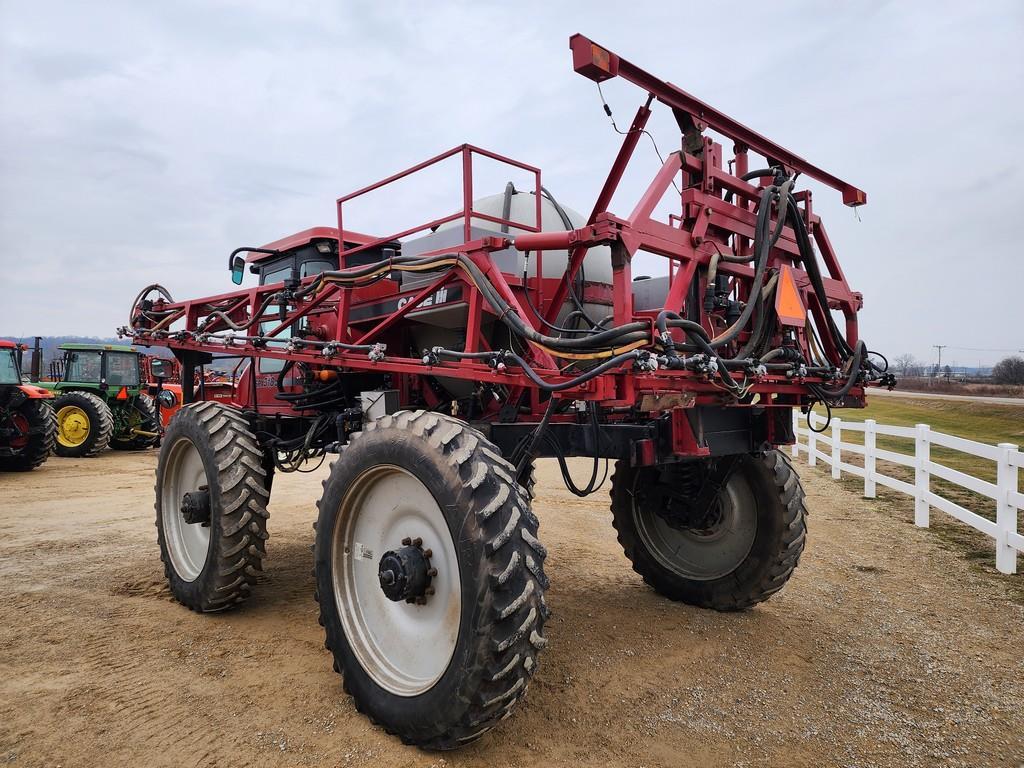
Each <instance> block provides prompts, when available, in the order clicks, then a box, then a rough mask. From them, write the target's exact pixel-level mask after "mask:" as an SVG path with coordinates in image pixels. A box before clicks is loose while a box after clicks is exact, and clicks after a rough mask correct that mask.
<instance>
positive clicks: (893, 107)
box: [0, 0, 1024, 364]
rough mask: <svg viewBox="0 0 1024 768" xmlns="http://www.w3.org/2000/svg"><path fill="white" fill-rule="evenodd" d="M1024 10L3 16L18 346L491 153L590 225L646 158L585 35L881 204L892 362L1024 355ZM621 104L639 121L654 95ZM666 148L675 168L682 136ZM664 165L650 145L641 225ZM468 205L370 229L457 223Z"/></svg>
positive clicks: (870, 307) (1, 239)
mask: <svg viewBox="0 0 1024 768" xmlns="http://www.w3.org/2000/svg"><path fill="white" fill-rule="evenodd" d="M1021 7H1022V6H1020V5H1019V4H1017V3H1015V2H1012V0H1008V1H1006V2H997V3H989V4H985V5H984V6H980V5H974V6H972V5H970V4H963V3H952V2H949V3H934V2H928V3H925V2H919V3H909V2H901V3H859V4H821V3H811V2H786V3H781V4H780V3H771V4H761V3H749V4H744V6H743V7H742V9H741V10H732V11H729V12H728V13H726V12H721V13H719V14H717V15H716V14H715V13H711V14H710V17H709V15H708V12H707V11H706V10H700V9H698V8H697V7H696V6H693V7H683V6H680V5H679V4H665V3H657V2H637V3H633V4H630V5H629V6H628V8H626V9H624V7H623V6H622V5H621V4H618V3H610V2H593V3H587V4H580V5H579V6H577V7H576V8H569V7H567V6H562V5H561V4H553V3H540V2H522V3H516V4H506V5H498V4H495V5H488V4H483V3H469V2H452V3H447V4H444V5H442V4H436V3H432V4H419V3H373V2H362V3H329V2H305V1H302V0H299V1H297V2H290V3H287V4H280V3H274V2H269V0H267V1H266V2H247V3H244V4H243V3H236V2H227V1H225V2H202V3H199V2H185V3H162V4H149V3H135V2H127V1H126V2H97V3H90V4H80V3H72V2H54V3H47V4H45V6H44V5H40V4H24V3H15V2H3V1H2V0H0V280H2V281H3V287H4V292H5V296H6V297H8V298H5V300H4V301H3V302H2V304H0V332H3V333H8V334H24V335H28V334H32V333H44V334H57V333H83V334H109V333H110V332H111V331H112V330H113V329H114V328H115V327H116V326H117V325H119V324H121V323H123V322H124V317H123V316H124V315H125V314H126V311H127V303H128V302H129V301H130V299H131V297H132V296H133V295H134V293H135V291H136V290H137V288H138V287H140V286H141V285H143V284H145V283H148V282H152V281H155V280H159V281H161V282H163V283H165V284H167V285H168V287H170V288H171V289H172V291H173V292H174V293H175V295H177V296H182V297H183V296H189V295H193V296H195V295H203V294H213V293H217V292H220V291H222V290H223V289H225V288H226V287H227V286H228V283H227V275H226V274H224V272H225V270H224V269H223V262H224V255H225V254H226V253H227V252H228V251H229V250H230V249H231V248H233V247H235V246H237V245H240V244H248V245H253V244H258V243H262V242H267V241H270V240H274V239H277V238H278V237H280V236H282V235H284V234H287V233H289V232H293V231H296V230H299V229H304V228H306V227H309V226H313V225H317V224H331V223H333V222H334V200H335V198H336V197H338V196H339V195H341V194H343V193H345V192H347V191H350V190H352V189H355V188H357V187H360V186H362V185H363V184H366V183H368V182H370V181H373V180H375V179H376V178H379V177H382V176H385V175H387V174H389V173H391V172H393V171H395V170H397V169H399V168H402V167H404V166H407V165H411V164H413V163H415V162H418V161H420V160H422V159H424V158H426V157H429V156H431V155H433V154H436V153H437V152H440V151H442V150H444V149H447V148H449V147H451V146H454V145H456V144H458V143H461V142H463V141H469V142H472V143H476V144H480V145H482V146H485V147H488V148H491V149H494V150H496V151H498V152H503V153H506V154H509V155H512V156H514V157H517V158H519V159H522V160H524V161H526V162H530V163H533V164H535V165H539V166H540V167H542V168H543V169H544V172H545V183H546V185H547V186H549V187H550V188H551V189H552V190H553V191H554V192H555V193H556V194H557V195H558V197H559V198H560V199H561V200H562V201H564V202H566V203H567V204H569V205H571V206H572V207H575V208H577V209H580V210H583V211H586V210H589V208H590V206H591V204H592V202H593V198H594V196H595V195H596V193H597V190H598V189H599V187H600V185H601V183H602V181H603V178H604V174H605V173H606V172H607V167H608V165H609V163H610V161H611V159H612V157H613V156H614V153H615V151H616V149H617V146H618V139H619V137H617V136H616V135H615V134H614V133H613V132H612V130H611V127H610V126H609V125H608V122H607V120H606V118H605V116H604V114H603V112H602V111H601V106H600V102H599V101H598V96H597V93H596V91H595V89H594V87H593V85H592V84H591V83H590V82H588V81H586V80H584V79H582V78H580V77H578V76H576V75H575V74H574V73H573V72H572V70H571V67H570V65H569V55H568V50H567V38H568V36H569V35H570V34H571V33H573V32H576V31H580V32H583V33H584V34H589V35H592V36H593V37H594V38H595V39H597V40H599V41H601V42H603V43H605V44H607V45H608V46H609V47H611V48H612V49H613V50H616V51H619V52H621V53H623V54H624V55H625V56H627V57H628V58H630V59H632V60H634V61H636V62H637V63H639V64H642V65H644V66H645V67H647V68H648V69H650V70H652V71H654V72H656V73H658V74H660V75H662V76H663V77H665V78H667V79H669V80H671V81H672V82H675V83H677V84H678V85H680V86H681V87H683V88H685V89H686V90H689V91H691V92H692V93H694V94H695V95H697V96H698V97H700V98H703V99H705V100H707V101H709V102H711V103H713V104H715V105H716V106H718V107H720V108H722V109H723V110H725V111H726V112H728V113H730V114H732V115H734V116H735V117H737V118H738V119H740V120H741V121H743V122H745V123H747V124H749V125H751V126H752V127H754V128H755V129H756V130H759V131H760V132H762V133H765V134H766V135H769V136H771V137H772V138H774V139H776V140H777V141H779V142H780V143H782V144H784V145H787V146H790V147H791V148H793V149H794V150H795V151H797V152H798V153H800V154H802V155H804V156H805V157H808V158H809V159H810V160H812V161H813V162H815V163H816V164H818V165H821V166H823V167H825V168H828V169H829V170H831V171H833V172H834V173H836V174H837V175H839V176H840V177H843V178H847V179H849V180H850V181H851V182H853V183H855V184H857V185H858V186H861V187H862V188H864V189H866V190H867V191H868V194H869V205H868V206H867V207H866V208H864V209H863V210H861V211H860V220H858V218H857V217H856V216H855V215H854V214H853V212H851V211H850V210H849V209H846V208H844V207H842V206H841V205H840V203H839V200H838V199H837V196H836V195H835V194H834V193H831V192H830V191H829V190H826V189H815V193H816V194H815V206H816V210H817V211H818V212H820V213H821V214H822V215H823V217H824V218H825V221H826V223H827V225H828V229H829V233H830V236H831V238H832V241H833V243H834V244H835V246H836V248H837V250H838V252H839V254H840V257H841V261H842V264H843V268H844V270H845V271H846V274H847V277H848V278H849V280H850V282H851V284H852V285H853V287H854V288H855V289H857V290H861V291H863V293H864V294H865V298H866V309H865V311H864V313H862V333H863V335H864V337H865V338H867V339H868V340H869V342H870V343H871V344H872V346H874V347H877V348H879V349H882V350H884V351H887V352H891V353H893V354H896V353H900V352H904V351H909V352H913V353H915V354H917V355H919V356H920V357H923V358H927V357H928V356H929V354H930V353H931V352H932V350H931V349H930V347H931V345H932V344H936V343H944V344H949V345H952V346H962V347H995V348H1013V349H1019V348H1022V347H1024V309H1022V307H1024V304H1022V301H1021V299H1020V295H1019V294H1020V291H1021V287H1022V286H1024V260H1022V256H1021V249H1020V245H1019V244H1018V243H1019V241H1020V237H1019V236H1018V235H1017V234H1016V232H1015V228H1014V225H1015V223H1016V219H1017V218H1018V215H1017V214H1016V211H1015V210H1013V209H1014V208H1015V205H1016V199H1015V196H1014V194H1013V192H1014V190H1015V189H1016V187H1017V186H1019V184H1020V180H1021V178H1022V176H1024V174H1022V173H1021V162H1022V161H1021V156H1022V152H1021V150H1022V146H1021V144H1022V141H1021V131H1022V126H1024V106H1022V100H1021V98H1020V83H1021V82H1024V54H1022V53H1021V49H1020V45H1019V41H1020V39H1021V37H1022V33H1024V15H1022V11H1021ZM737 19H741V20H742V28H741V29H736V28H734V26H733V25H734V24H736V20H737ZM605 94H606V96H607V98H608V100H609V103H610V104H611V106H612V107H613V109H614V111H615V117H616V119H617V120H618V121H619V122H620V124H622V123H628V121H629V119H630V117H631V115H632V113H633V111H634V110H635V108H636V106H637V103H638V101H639V100H640V97H641V94H639V93H637V92H636V91H635V89H632V88H630V87H629V86H627V85H625V84H623V83H620V82H617V81H611V82H609V83H608V84H607V85H606V87H605ZM652 132H653V133H654V134H655V136H656V138H657V140H658V143H659V145H660V147H661V149H662V151H663V152H664V151H670V150H671V149H673V148H674V147H675V143H676V135H677V134H675V132H674V124H673V122H672V120H671V117H670V116H669V115H666V114H658V115H656V117H655V119H654V120H653V121H652ZM657 165H658V161H657V158H656V157H655V156H654V152H653V151H652V150H651V148H650V147H649V146H648V145H646V144H645V145H642V146H641V149H640V153H639V155H638V157H637V159H636V161H635V164H634V167H633V168H632V169H631V172H630V174H629V175H628V176H627V179H626V184H625V185H624V187H623V189H622V190H621V192H620V194H619V195H618V196H617V198H616V201H615V204H614V206H613V208H614V209H615V210H618V211H620V212H623V213H625V212H628V211H629V210H630V209H631V208H632V205H633V202H634V201H635V199H636V197H637V196H638V195H639V194H640V192H641V191H642V189H643V187H644V186H645V184H646V183H647V181H648V180H649V177H650V175H651V174H653V172H654V170H655V169H656V168H657ZM494 178H495V184H497V183H498V177H497V176H495V177H494ZM450 179H454V175H453V176H452V177H450ZM442 181H443V180H441V179H436V180H435V179H431V180H430V183H429V184H426V183H425V184H423V185H420V186H419V187H410V189H408V190H405V191H404V193H403V194H401V195H400V196H398V197H397V198H396V202H392V203H390V204H385V203H383V202H382V203H381V204H379V205H377V207H376V208H371V209H369V210H367V211H364V219H365V223H363V222H359V223H358V225H359V226H361V227H363V228H365V229H387V228H393V229H397V228H398V227H399V226H400V225H401V224H404V223H407V222H409V223H411V222H413V221H415V220H417V219H419V220H425V219H428V218H432V217H434V216H436V215H438V214H439V213H440V212H446V211H447V210H449V209H450V208H452V207H453V203H454V204H455V205H457V199H456V198H455V197H454V196H453V197H448V196H446V194H448V193H453V190H452V189H450V187H447V186H445V184H443V183H442ZM487 191H490V190H485V191H484V192H482V193H486V192H487ZM449 200H451V201H452V202H449ZM356 225H357V222H353V226H356ZM654 266H656V265H650V264H648V265H644V266H642V267H640V268H642V269H653V267H654ZM44 307H45V309H44ZM949 354H950V352H949V351H947V352H946V353H945V354H944V359H949V357H948V356H949ZM953 357H954V358H956V359H957V360H958V361H959V362H961V363H964V364H974V363H976V362H978V361H979V359H981V360H984V361H987V362H990V361H992V360H993V359H996V358H998V355H997V354H990V355H986V354H982V353H976V352H967V351H966V350H965V351H963V353H962V354H961V353H957V352H956V351H955V350H953Z"/></svg>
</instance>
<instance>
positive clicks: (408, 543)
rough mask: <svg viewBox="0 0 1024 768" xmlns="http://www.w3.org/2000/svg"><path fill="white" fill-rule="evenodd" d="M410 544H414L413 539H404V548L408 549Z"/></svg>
mask: <svg viewBox="0 0 1024 768" xmlns="http://www.w3.org/2000/svg"><path fill="white" fill-rule="evenodd" d="M410 544H412V539H410V538H409V537H408V536H406V537H405V538H404V539H402V546H403V547H408V546H409V545H410Z"/></svg>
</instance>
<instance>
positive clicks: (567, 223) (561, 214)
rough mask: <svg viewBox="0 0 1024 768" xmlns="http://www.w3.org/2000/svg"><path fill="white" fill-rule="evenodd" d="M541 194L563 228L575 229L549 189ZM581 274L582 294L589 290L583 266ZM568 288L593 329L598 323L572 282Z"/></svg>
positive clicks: (543, 189)
mask: <svg viewBox="0 0 1024 768" xmlns="http://www.w3.org/2000/svg"><path fill="white" fill-rule="evenodd" d="M540 192H541V194H542V195H543V196H544V197H546V198H547V199H548V200H550V201H551V205H552V206H554V209H555V213H557V214H558V218H560V219H561V220H562V226H563V227H565V228H566V230H570V229H575V227H574V226H573V223H572V219H570V218H569V214H567V213H566V212H565V209H564V208H562V206H561V205H559V203H558V201H557V200H555V196H554V195H552V194H551V193H550V192H549V191H548V189H547V187H543V186H542V187H541V188H540ZM571 252H572V251H571V249H570V250H567V251H566V258H567V259H568V257H569V254H570V253H571ZM566 266H568V261H567V262H566ZM579 274H580V292H581V293H582V292H583V291H585V290H586V289H587V279H586V273H585V272H584V271H583V264H580V270H579ZM538 277H541V275H538ZM567 287H568V289H569V298H571V299H572V303H573V304H574V305H575V306H576V310H577V311H578V312H579V313H580V314H582V315H583V319H584V320H586V321H587V322H588V323H589V324H590V327H591V328H593V327H595V326H596V323H595V322H594V321H593V320H592V319H591V317H590V315H588V314H587V310H586V308H585V307H584V306H583V302H582V301H581V300H580V297H579V296H578V295H577V294H576V289H575V287H574V286H573V284H572V281H571V280H570V281H569V283H568V285H567Z"/></svg>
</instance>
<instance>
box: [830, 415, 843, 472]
mask: <svg viewBox="0 0 1024 768" xmlns="http://www.w3.org/2000/svg"><path fill="white" fill-rule="evenodd" d="M842 439H843V420H842V419H840V418H839V417H838V416H835V417H833V418H832V479H833V480H838V479H839V478H841V477H842V476H843V474H842V472H840V471H839V462H840V461H841V460H842V458H843V454H842V452H841V450H840V448H839V441H840V440H842Z"/></svg>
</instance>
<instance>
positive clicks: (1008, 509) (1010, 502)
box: [791, 411, 1024, 573]
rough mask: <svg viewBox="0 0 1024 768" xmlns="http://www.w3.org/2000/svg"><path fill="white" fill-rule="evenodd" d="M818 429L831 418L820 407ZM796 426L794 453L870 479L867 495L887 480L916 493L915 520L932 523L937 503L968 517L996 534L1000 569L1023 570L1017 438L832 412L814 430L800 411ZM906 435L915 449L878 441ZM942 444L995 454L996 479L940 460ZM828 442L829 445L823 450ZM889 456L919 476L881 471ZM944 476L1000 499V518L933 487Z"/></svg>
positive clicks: (837, 472)
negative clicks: (986, 437) (857, 460)
mask: <svg viewBox="0 0 1024 768" xmlns="http://www.w3.org/2000/svg"><path fill="white" fill-rule="evenodd" d="M811 419H812V422H811V423H812V425H813V426H814V428H815V429H821V428H823V425H824V424H825V419H824V417H822V416H819V415H818V414H817V413H812V414H811ZM793 421H794V430H795V434H796V443H795V444H794V445H793V446H791V447H792V453H793V456H799V455H800V454H801V453H803V454H804V455H805V456H806V458H807V463H808V464H809V465H810V466H812V467H813V466H815V465H816V464H817V463H818V461H819V460H820V461H822V462H824V463H826V464H828V465H829V466H830V467H831V468H832V477H833V478H834V479H836V480H838V479H840V478H841V477H842V474H843V472H847V473H849V474H851V475H855V476H857V477H861V478H863V479H864V497H865V498H868V499H873V498H875V490H876V488H877V486H879V485H883V486H885V487H886V488H891V489H892V490H894V491H899V492H900V493H904V494H906V495H907V496H911V497H913V499H914V523H915V524H916V525H918V526H921V527H923V528H927V527H928V522H929V513H930V510H931V508H932V507H935V508H936V509H938V510H941V511H942V512H945V513H946V514H948V515H951V516H953V517H955V518H956V519H957V520H960V521H961V522H963V523H966V524H967V525H969V526H971V527H972V528H975V529H976V530H979V531H981V532H982V533H984V534H986V535H988V536H991V537H992V538H993V539H995V540H996V569H997V570H999V571H1000V572H1001V573H1016V572H1017V553H1018V552H1024V536H1021V535H1020V533H1019V532H1018V530H1017V510H1019V509H1024V493H1021V492H1020V489H1019V486H1018V470H1019V469H1020V468H1021V467H1024V453H1022V452H1021V451H1019V450H1017V446H1016V445H1013V444H1012V443H1000V444H999V445H995V446H993V445H986V444H985V443H978V442H975V441H974V440H965V439H964V438H962V437H955V436H953V435H947V434H943V433H942V432H935V431H933V430H932V429H930V428H929V426H928V425H927V424H918V425H917V426H915V427H893V426H889V425H887V424H878V423H876V422H875V421H874V420H873V419H868V420H867V421H845V420H843V419H841V418H838V417H832V423H831V424H830V425H829V427H828V429H826V430H824V431H822V432H814V431H813V430H811V429H808V428H807V426H806V422H805V417H804V415H803V414H801V413H799V412H796V411H794V419H793ZM844 432H862V433H863V434H864V444H863V445H859V444H857V443H850V442H846V441H844V440H843V433H844ZM879 435H885V436H887V437H894V438H902V439H904V440H907V441H911V440H912V441H913V445H914V451H913V454H907V453H899V452H897V451H890V450H886V449H884V448H879V447H878V446H877V445H876V442H877V437H878V436H879ZM933 445H939V446H943V447H944V448H949V449H952V450H955V451H960V452H962V453H967V454H970V455H972V456H979V457H981V458H984V459H989V460H990V461H993V462H995V464H996V482H995V483H990V482H988V481H986V480H982V479H980V478H977V477H974V476H973V475H968V474H966V473H964V472H960V471H959V470H956V469H952V468H951V467H947V466H946V465H945V464H938V463H936V462H934V461H932V459H931V446H933ZM822 446H826V447H827V448H828V450H827V451H825V450H822ZM844 453H852V454H856V455H858V456H862V457H863V458H864V466H862V467H861V466H858V465H856V464H851V463H849V462H848V461H843V454H844ZM880 460H881V461H887V462H891V463H893V464H898V465H901V466H904V467H909V468H910V469H912V470H913V472H914V482H913V483H909V482H906V481H904V480H900V479H898V478H895V477H889V476H888V475H884V474H882V473H881V472H879V471H878V468H877V462H878V461H880ZM932 477H937V478H942V479H943V480H946V481H948V482H950V483H953V484H955V485H958V486H960V487H961V488H966V489H967V490H969V491H973V492H974V493H977V494H980V495H981V496H986V497H988V498H989V499H992V501H993V502H994V503H995V522H993V521H992V520H990V519H988V518H987V517H982V516H981V515H979V514H977V513H975V512H972V511H971V510H969V509H967V508H966V507H964V506H961V505H960V504H957V503H956V502H954V501H951V500H950V499H947V498H945V497H944V496H940V495H939V494H937V493H935V492H933V491H932V489H931V478H932Z"/></svg>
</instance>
